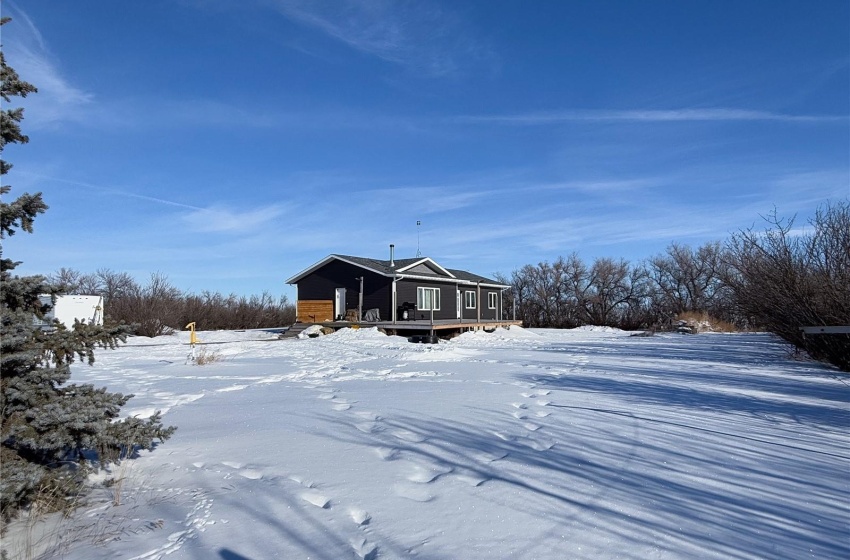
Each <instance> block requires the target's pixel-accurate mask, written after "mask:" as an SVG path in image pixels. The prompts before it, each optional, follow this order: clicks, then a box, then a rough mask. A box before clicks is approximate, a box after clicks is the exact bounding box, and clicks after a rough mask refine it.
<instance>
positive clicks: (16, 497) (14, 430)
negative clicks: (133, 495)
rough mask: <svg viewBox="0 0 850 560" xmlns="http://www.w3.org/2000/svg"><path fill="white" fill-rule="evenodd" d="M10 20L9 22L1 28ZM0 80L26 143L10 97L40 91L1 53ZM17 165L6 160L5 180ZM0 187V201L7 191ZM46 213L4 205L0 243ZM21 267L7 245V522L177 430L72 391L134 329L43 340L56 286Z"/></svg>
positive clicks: (0, 480)
mask: <svg viewBox="0 0 850 560" xmlns="http://www.w3.org/2000/svg"><path fill="white" fill-rule="evenodd" d="M7 22H8V18H3V19H2V21H0V25H4V24H5V23H7ZM0 78H2V86H1V87H2V90H0V95H2V98H3V104H4V108H3V110H2V111H0V132H1V133H2V140H0V142H2V143H1V144H0V154H2V152H3V151H4V150H5V148H6V146H7V145H8V144H25V143H26V142H28V141H29V138H27V136H26V135H24V134H23V133H22V132H21V127H20V123H21V120H22V119H23V109H22V108H16V109H8V108H6V107H7V106H8V104H9V103H10V102H11V100H12V98H13V97H26V96H27V95H28V94H30V93H35V92H36V91H37V90H36V88H35V87H34V86H32V85H31V84H29V83H27V82H25V81H22V80H21V79H20V78H19V77H18V74H17V72H15V70H14V69H12V68H11V67H9V66H8V65H7V64H6V59H5V56H4V54H3V52H2V50H0ZM11 168H12V165H11V164H9V163H8V162H6V161H5V159H0V174H2V175H6V173H8V171H9V170H10V169H11ZM10 190H11V188H10V187H9V186H7V185H2V186H0V196H2V197H4V198H5V196H6V195H7V194H8V193H9V192H10ZM45 210H47V205H46V204H45V203H44V201H43V200H42V196H41V193H36V194H34V195H33V194H28V193H24V194H22V195H20V196H19V197H17V198H16V199H15V200H13V201H11V202H6V201H5V200H0V239H6V237H7V236H11V235H14V234H15V232H16V231H24V232H28V233H32V229H33V221H34V220H35V218H36V216H37V215H38V214H41V213H43V212H44V211H45ZM18 264H20V263H19V262H14V261H12V260H10V259H8V258H5V256H4V255H3V247H2V246H0V288H1V289H2V290H0V306H2V321H0V374H2V375H0V411H2V424H0V443H2V445H0V465H2V477H0V512H2V518H3V519H8V518H9V517H10V516H12V515H14V514H15V513H16V512H17V511H18V510H20V509H21V508H24V507H26V506H27V505H28V504H29V503H31V501H32V500H33V498H34V496H36V495H37V494H38V493H39V492H40V491H42V490H43V489H45V488H51V489H52V491H51V495H52V496H53V498H54V499H55V505H56V507H64V504H63V499H66V498H71V497H73V496H76V495H77V494H78V493H79V491H80V490H81V484H82V480H83V479H84V476H83V474H84V473H85V468H80V467H81V466H85V464H86V458H87V457H88V458H92V457H97V458H98V459H99V460H100V461H101V462H106V461H110V460H114V459H116V458H117V457H119V455H120V456H126V454H127V452H128V451H129V452H130V453H132V451H133V450H135V449H139V448H148V449H151V448H152V447H153V445H154V441H155V440H157V439H159V440H160V441H164V440H165V439H167V438H168V437H170V436H171V434H172V433H173V432H174V430H175V428H174V427H168V428H166V427H163V425H162V420H161V418H160V415H159V413H157V414H155V415H154V416H152V417H151V418H149V419H145V420H141V419H138V418H125V419H121V420H119V414H120V410H121V407H122V406H123V405H124V404H125V403H126V402H127V401H128V400H129V399H130V398H131V397H132V395H121V394H119V393H108V392H106V390H105V389H96V388H95V387H93V386H92V385H75V384H68V383H67V382H68V380H69V378H70V375H71V370H70V365H71V364H72V363H73V362H74V361H75V360H79V361H87V362H88V363H89V364H91V363H93V362H94V350H95V349H96V348H114V347H115V346H116V345H117V344H118V342H119V341H120V342H123V341H124V340H125V338H126V334H127V328H126V327H123V326H117V327H107V328H104V327H98V326H93V325H85V324H82V323H76V324H75V325H74V327H73V328H72V329H66V328H65V327H64V326H62V325H61V324H60V323H58V322H57V323H55V329H51V332H46V331H44V330H42V329H41V328H40V327H38V326H36V324H35V321H34V318H36V317H37V318H43V317H44V314H45V313H46V312H47V311H49V309H50V304H48V305H44V304H42V302H41V300H40V298H39V296H40V295H42V294H49V295H51V296H56V295H57V294H58V288H55V287H53V286H51V285H49V284H48V283H47V281H46V279H45V278H44V277H41V276H29V277H20V276H16V275H13V274H12V270H14V269H15V267H16V266H17V265H18Z"/></svg>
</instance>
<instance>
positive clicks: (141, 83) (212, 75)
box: [2, 0, 850, 297]
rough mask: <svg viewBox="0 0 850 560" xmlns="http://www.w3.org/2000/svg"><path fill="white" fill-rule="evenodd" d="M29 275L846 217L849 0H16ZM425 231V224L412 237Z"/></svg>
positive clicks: (505, 269) (678, 236)
mask: <svg viewBox="0 0 850 560" xmlns="http://www.w3.org/2000/svg"><path fill="white" fill-rule="evenodd" d="M2 11H3V13H4V15H7V16H11V17H13V21H12V22H11V23H9V24H7V25H5V26H3V30H2V32H3V35H2V42H3V49H4V52H5V53H6V56H7V59H8V60H9V62H10V63H11V65H12V66H13V67H14V68H15V69H16V70H17V71H18V72H19V74H21V76H22V77H23V78H25V79H27V80H28V81H30V82H32V83H33V84H35V85H36V86H37V87H38V88H39V93H38V94H37V95H33V96H31V97H30V98H28V99H27V100H25V102H23V103H18V104H20V105H23V106H24V107H26V113H25V114H26V119H25V121H24V131H25V132H26V133H27V134H29V136H30V143H29V144H27V145H25V146H12V147H10V148H8V149H7V150H6V152H5V153H4V158H5V159H7V160H9V161H11V162H12V163H13V164H15V168H14V169H13V170H12V172H10V173H9V175H8V176H7V180H6V181H5V183H8V184H11V185H12V186H13V194H16V193H17V194H19V193H21V192H23V191H25V190H26V191H42V192H43V193H44V198H45V200H46V202H47V203H48V204H49V205H50V207H51V208H50V210H48V212H47V213H46V214H44V215H43V216H41V217H40V218H39V219H38V220H37V222H36V224H35V228H36V230H35V234H33V235H24V234H19V235H16V236H14V237H13V238H11V239H8V240H7V242H6V247H5V253H6V255H7V256H9V257H10V258H13V259H16V260H23V261H24V264H23V265H21V267H20V268H19V271H20V272H22V273H51V272H54V271H56V270H57V269H59V268H60V267H69V268H74V269H78V270H81V271H83V272H91V271H94V270H96V269H98V268H110V269H112V270H116V271H126V272H130V273H131V274H133V275H134V276H136V277H137V278H139V279H140V280H145V279H146V278H147V277H148V276H149V274H150V273H152V272H161V273H163V274H165V275H167V276H168V277H169V279H170V280H171V281H172V283H174V284H175V285H176V286H178V287H179V288H181V289H186V290H192V291H201V290H214V291H221V292H225V293H230V292H235V293H237V294H252V293H260V292H262V291H269V292H271V293H273V294H287V295H288V296H290V297H292V296H293V295H294V292H293V291H292V290H291V288H289V287H287V286H285V285H284V284H283V282H284V280H285V279H286V278H288V277H289V276H291V275H293V274H295V273H296V272H298V271H300V270H302V269H304V268H306V267H307V266H309V265H311V264H313V263H314V262H316V261H318V260H320V259H322V258H324V257H325V256H327V255H328V254H331V253H342V254H353V255H359V256H366V257H374V258H388V253H389V250H388V245H389V244H390V243H394V244H395V246H396V256H397V257H412V256H415V255H416V252H417V233H418V234H419V235H418V237H419V245H420V251H421V253H422V255H425V256H430V257H432V258H434V259H435V260H437V262H439V263H440V264H442V265H443V266H447V267H451V268H464V269H467V270H470V271H472V272H475V273H478V274H483V275H491V274H493V273H496V272H502V273H505V274H509V273H510V272H511V271H512V270H514V269H516V268H519V267H521V266H523V265H525V264H536V263H538V262H540V261H543V260H549V261H551V260H554V259H555V258H557V257H558V256H559V255H568V254H569V253H571V252H573V251H577V252H578V253H579V254H580V255H581V256H582V257H584V258H585V260H587V261H591V260H592V259H593V258H595V257H599V256H611V257H624V258H626V259H628V260H632V261H638V260H641V259H643V258H646V257H650V256H653V255H655V254H658V253H660V252H662V251H663V250H664V249H665V247H666V246H668V245H669V244H670V243H671V242H672V241H677V242H680V243H685V244H690V245H694V246H695V245H699V244H701V243H704V242H706V241H711V240H717V239H724V238H726V237H727V236H728V234H729V233H730V232H733V231H736V230H739V229H741V228H747V227H750V226H752V225H753V224H756V225H760V224H761V222H760V218H759V216H760V215H764V214H767V213H768V212H770V211H771V210H772V209H773V208H774V207H775V208H776V209H777V210H778V212H779V213H780V214H781V215H785V216H790V215H793V214H797V215H798V223H800V224H803V223H805V220H806V219H807V218H808V217H809V216H810V215H811V214H812V213H813V212H814V210H815V209H816V208H817V207H818V205H821V204H823V203H825V202H826V201H829V200H832V201H835V200H845V199H847V198H848V197H850V3H848V2H846V1H845V0H819V1H818V2H811V1H799V2H796V1H795V2H792V1H787V2H786V1H781V0H764V1H740V0H736V1H730V2H726V1H712V2H681V1H650V2H636V1H590V0H587V1H549V2H543V1H538V2H527V1H507V0H506V1H475V2H473V1H469V2H455V1H445V2H432V1H426V0H422V1H416V0H414V1H409V2H407V1H386V0H370V1H367V2H351V1H346V0H333V1H330V0H328V1H325V0H310V1H308V0H304V1H289V0H242V1H236V0H209V1H201V0H183V1H173V0H168V1H166V0H150V1H146V2H107V1H103V0H101V1H98V2H95V1H85V0H82V1H77V2H55V1H50V0H27V1H26V2H11V1H9V0H4V1H3V2H2ZM417 220H420V221H421V226H420V228H419V231H418V232H417V226H416V222H417Z"/></svg>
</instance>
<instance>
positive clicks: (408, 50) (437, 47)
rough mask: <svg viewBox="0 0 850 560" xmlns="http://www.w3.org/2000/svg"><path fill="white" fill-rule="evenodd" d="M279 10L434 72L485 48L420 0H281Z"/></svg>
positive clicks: (453, 20) (449, 68)
mask: <svg viewBox="0 0 850 560" xmlns="http://www.w3.org/2000/svg"><path fill="white" fill-rule="evenodd" d="M274 5H275V6H276V8H277V10H278V11H279V12H280V13H281V14H283V15H284V16H286V17H287V18H289V19H291V20H292V21H295V22H298V23H300V24H302V25H305V26H307V27H311V28H313V29H317V30H319V31H321V32H322V33H324V34H325V35H327V36H328V37H331V38H333V39H335V40H337V41H340V42H342V43H344V44H346V45H348V46H349V47H351V48H354V49H356V50H358V51H360V52H363V53H366V54H369V55H372V56H376V57H378V58H380V59H382V60H385V61H387V62H390V63H393V64H397V65H400V66H404V67H408V68H411V69H414V70H417V71H421V72H424V73H426V74H430V75H445V74H451V73H453V72H455V71H456V70H457V69H458V68H459V67H460V66H461V65H463V64H464V63H465V60H466V59H469V58H481V57H482V56H483V55H484V54H485V53H486V52H487V51H486V49H484V48H482V46H481V45H480V44H478V43H477V42H476V41H474V40H473V39H472V38H471V37H470V33H469V30H468V29H467V28H465V27H464V26H463V25H462V24H461V22H460V20H459V19H458V18H457V17H456V16H455V15H454V14H452V13H449V12H447V11H445V10H442V9H440V8H438V7H437V6H435V5H433V4H430V3H425V2H417V1H387V0H371V1H368V2H362V1H357V0H277V1H276V2H274Z"/></svg>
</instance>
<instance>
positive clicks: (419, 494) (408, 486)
mask: <svg viewBox="0 0 850 560" xmlns="http://www.w3.org/2000/svg"><path fill="white" fill-rule="evenodd" d="M427 488H428V487H427V486H422V485H421V484H415V483H412V482H399V483H397V484H394V485H393V492H395V494H396V496H399V497H401V498H405V499H407V500H412V501H414V502H422V503H424V502H430V501H431V500H433V499H434V495H433V494H431V493H430V492H429V491H428V490H427Z"/></svg>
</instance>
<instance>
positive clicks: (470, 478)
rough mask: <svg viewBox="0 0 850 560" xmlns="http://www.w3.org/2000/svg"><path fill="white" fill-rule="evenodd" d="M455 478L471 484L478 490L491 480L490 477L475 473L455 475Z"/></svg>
mask: <svg viewBox="0 0 850 560" xmlns="http://www.w3.org/2000/svg"><path fill="white" fill-rule="evenodd" d="M453 476H454V477H455V478H457V479H458V480H460V481H461V482H463V483H466V484H469V485H470V486H472V487H474V488H477V487H478V486H481V485H482V484H484V483H485V482H487V481H488V480H490V477H488V476H484V475H481V474H479V473H476V472H473V471H466V472H462V473H458V474H455V475H453Z"/></svg>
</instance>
